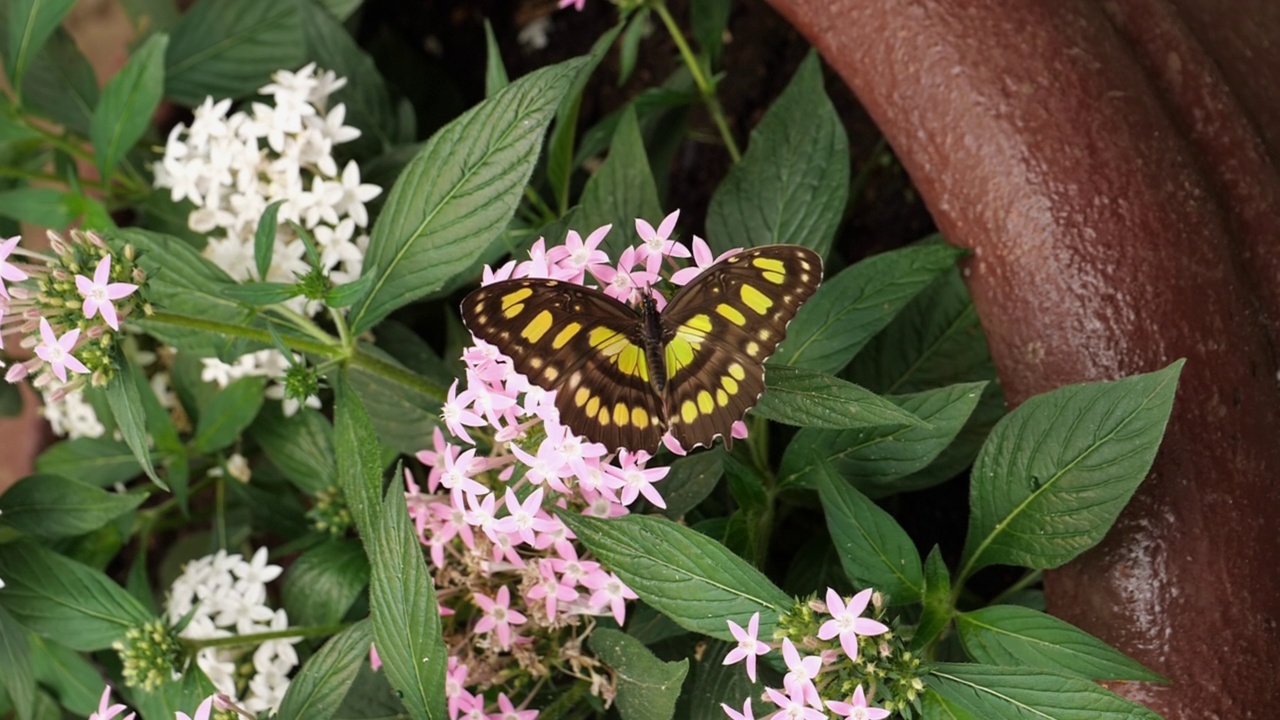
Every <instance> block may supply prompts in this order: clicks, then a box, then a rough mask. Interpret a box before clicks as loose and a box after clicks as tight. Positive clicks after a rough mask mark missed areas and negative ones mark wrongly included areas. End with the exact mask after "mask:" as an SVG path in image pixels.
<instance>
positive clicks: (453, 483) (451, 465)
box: [440, 448, 489, 503]
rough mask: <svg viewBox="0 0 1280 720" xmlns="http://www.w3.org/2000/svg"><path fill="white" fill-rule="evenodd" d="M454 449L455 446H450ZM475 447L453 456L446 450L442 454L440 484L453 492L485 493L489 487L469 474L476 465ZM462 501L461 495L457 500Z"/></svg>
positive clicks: (478, 494) (473, 470)
mask: <svg viewBox="0 0 1280 720" xmlns="http://www.w3.org/2000/svg"><path fill="white" fill-rule="evenodd" d="M450 450H456V448H450ZM477 464H479V463H477V461H476V449H475V448H471V449H470V450H467V451H466V452H464V453H462V454H460V455H458V456H457V457H456V458H455V457H454V453H452V452H446V453H445V455H444V472H443V473H441V474H440V484H441V485H443V486H444V487H446V488H448V489H449V490H452V491H454V492H464V493H467V494H468V495H476V496H480V495H486V494H488V492H489V488H487V487H485V486H484V485H481V484H480V483H478V482H476V481H475V480H473V479H471V474H472V473H473V472H475V470H476V465H477ZM457 502H458V503H461V502H462V499H461V497H459V499H458V500H457Z"/></svg>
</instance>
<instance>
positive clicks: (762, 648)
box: [724, 612, 769, 713]
mask: <svg viewBox="0 0 1280 720" xmlns="http://www.w3.org/2000/svg"><path fill="white" fill-rule="evenodd" d="M728 622H729V632H731V633H733V637H734V639H735V640H737V641H738V646H737V647H735V648H734V649H732V650H730V651H729V654H728V655H725V656H724V664H725V665H732V664H734V663H736V662H738V661H739V660H742V659H743V658H746V660H747V677H749V678H751V682H755V681H756V656H757V655H764V654H765V653H767V652H769V646H768V645H766V644H764V643H762V642H760V641H759V640H757V639H756V635H757V634H758V633H759V632H760V613H758V612H756V613H752V614H751V619H750V620H748V621H747V629H746V630H743V629H742V626H741V625H739V624H738V623H736V622H734V621H732V620H730V621H728ZM747 712H748V713H750V706H748V709H747Z"/></svg>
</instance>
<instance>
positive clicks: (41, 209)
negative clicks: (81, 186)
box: [0, 187, 75, 229]
mask: <svg viewBox="0 0 1280 720" xmlns="http://www.w3.org/2000/svg"><path fill="white" fill-rule="evenodd" d="M69 197H70V196H69V195H68V194H67V193H66V192H65V191H63V190H58V189H56V188H46V187H20V188H15V189H13V190H5V191H3V192H0V216H3V217H7V218H13V219H14V220H17V221H19V222H26V223H31V224H32V225H39V226H40V227H44V228H52V229H60V228H64V227H66V226H67V225H70V224H71V220H72V219H73V218H74V217H75V214H74V213H72V212H71V207H70V205H69V204H68V202H67V200H68V198H69Z"/></svg>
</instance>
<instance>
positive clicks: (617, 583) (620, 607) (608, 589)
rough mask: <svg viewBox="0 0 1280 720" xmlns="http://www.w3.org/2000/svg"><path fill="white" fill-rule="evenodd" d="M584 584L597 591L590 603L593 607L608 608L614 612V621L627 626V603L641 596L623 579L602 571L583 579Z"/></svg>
mask: <svg viewBox="0 0 1280 720" xmlns="http://www.w3.org/2000/svg"><path fill="white" fill-rule="evenodd" d="M582 584H583V585H586V586H587V587H589V588H591V589H592V590H595V592H594V593H592V594H591V599H590V600H589V601H588V602H590V603H591V607H595V608H602V609H603V608H605V607H608V608H610V609H612V610H613V619H614V620H617V621H618V624H619V625H625V624H626V618H627V601H628V600H636V599H639V597H640V596H639V595H636V593H635V591H634V590H632V589H631V588H629V587H627V584H626V583H624V582H622V579H621V578H619V577H618V576H617V575H614V574H613V573H606V572H604V571H603V570H600V571H597V572H595V573H592V574H591V575H588V576H587V577H585V578H583V579H582Z"/></svg>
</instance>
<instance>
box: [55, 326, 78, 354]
mask: <svg viewBox="0 0 1280 720" xmlns="http://www.w3.org/2000/svg"><path fill="white" fill-rule="evenodd" d="M79 339H80V328H76V329H75V330H68V331H67V332H66V334H65V335H63V336H62V337H60V338H58V347H60V348H62V349H63V350H64V351H66V352H67V353H70V352H71V348H73V347H75V346H76V340H79Z"/></svg>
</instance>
